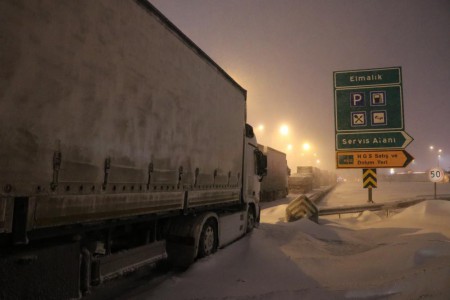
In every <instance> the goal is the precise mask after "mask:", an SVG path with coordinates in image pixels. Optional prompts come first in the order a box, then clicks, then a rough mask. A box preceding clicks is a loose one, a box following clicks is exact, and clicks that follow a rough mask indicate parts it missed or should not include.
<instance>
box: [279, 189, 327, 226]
mask: <svg viewBox="0 0 450 300" xmlns="http://www.w3.org/2000/svg"><path fill="white" fill-rule="evenodd" d="M301 218H308V219H310V220H311V221H314V222H316V223H319V209H318V208H317V206H316V205H315V204H314V203H313V202H312V201H311V200H310V199H308V197H306V196H305V195H300V196H298V197H297V198H295V199H294V200H292V201H291V202H290V203H289V204H288V206H287V207H286V220H287V221H288V222H293V221H296V220H299V219H301Z"/></svg>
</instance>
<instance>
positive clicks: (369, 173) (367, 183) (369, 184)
mask: <svg viewBox="0 0 450 300" xmlns="http://www.w3.org/2000/svg"><path fill="white" fill-rule="evenodd" d="M363 187H364V188H365V189H367V188H376V187H377V169H363Z"/></svg>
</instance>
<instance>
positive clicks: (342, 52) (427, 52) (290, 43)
mask: <svg viewBox="0 0 450 300" xmlns="http://www.w3.org/2000/svg"><path fill="white" fill-rule="evenodd" d="M150 2H151V3H152V4H153V5H155V6H156V8H158V9H159V10H160V11H161V12H162V13H163V14H165V15H166V16H167V17H168V18H169V19H170V20H171V21H172V22H173V23H174V24H175V25H176V26H177V27H178V28H180V30H181V31H183V32H184V33H185V34H186V35H187V36H188V37H189V38H190V39H192V40H193V41H194V43H196V44H197V45H198V46H199V47H200V48H201V49H203V50H204V51H205V52H206V53H207V54H208V55H209V56H210V57H211V58H212V59H213V60H215V61H216V62H217V63H218V64H219V65H220V66H221V67H222V68H223V69H224V70H225V71H226V72H227V73H228V74H230V75H231V76H232V77H233V78H234V79H235V80H236V81H237V82H238V83H239V84H240V85H241V86H243V87H244V88H245V89H246V90H247V92H248V96H247V101H248V112H247V120H248V122H249V123H250V124H252V125H253V126H254V128H255V131H256V133H257V138H258V141H259V143H261V144H264V145H268V146H271V147H273V148H276V149H278V150H280V151H283V152H286V153H287V157H288V164H289V167H290V168H291V169H294V168H295V167H296V166H298V165H305V164H314V165H317V166H319V167H321V168H324V169H334V168H335V126H334V104H333V102H334V98H333V71H341V70H353V69H371V68H383V67H394V66H400V67H402V77H403V103H404V120H405V131H406V132H407V133H409V134H410V135H411V136H412V137H413V138H414V141H413V142H412V144H411V145H410V146H409V147H408V148H407V149H406V150H407V151H408V152H409V153H410V154H411V155H412V156H414V157H415V161H414V162H413V163H411V164H410V165H409V166H408V170H413V171H425V170H426V169H428V168H430V167H435V166H436V165H437V164H438V154H437V151H438V149H442V154H441V158H440V161H439V164H440V166H441V167H443V168H445V169H450V118H449V115H450V104H449V101H450V88H449V79H450V51H449V49H450V38H449V37H450V36H449V34H448V30H449V28H450V1H448V0H433V1H425V0H414V1H410V0H402V1H391V0H381V1H360V0H345V1H337V0H319V1H317V0H301V1H287V0H284V1H274V0H271V1H270V0H263V1H256V0H253V1H250V0H248V1H241V0H231V1H230V0H227V1H206V0H151V1H150ZM259 125H263V126H264V129H263V130H259V129H258V127H259ZM282 125H286V126H287V128H288V132H287V134H286V135H282V134H281V133H280V127H281V126H282ZM305 143H308V144H309V145H310V149H309V150H307V151H305V150H304V149H303V145H304V144H305ZM289 145H290V146H289ZM431 145H433V146H434V150H430V149H429V147H430V146H431ZM302 153H303V154H302ZM357 171H358V174H359V172H360V171H359V170H357ZM380 171H381V170H380ZM399 171H402V170H399ZM403 171H404V170H403ZM382 172H387V170H386V171H382Z"/></svg>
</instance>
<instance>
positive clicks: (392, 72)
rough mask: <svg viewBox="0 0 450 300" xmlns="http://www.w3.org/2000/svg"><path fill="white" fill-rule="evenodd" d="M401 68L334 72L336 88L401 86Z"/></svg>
mask: <svg viewBox="0 0 450 300" xmlns="http://www.w3.org/2000/svg"><path fill="white" fill-rule="evenodd" d="M401 83H402V74H401V68H400V67H392V68H379V69H367V70H352V71H337V72H334V87H335V88H355V87H361V86H374V85H387V84H401Z"/></svg>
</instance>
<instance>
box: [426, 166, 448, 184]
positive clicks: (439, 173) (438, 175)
mask: <svg viewBox="0 0 450 300" xmlns="http://www.w3.org/2000/svg"><path fill="white" fill-rule="evenodd" d="M444 177H445V172H444V170H442V169H441V168H433V169H431V170H430V171H428V180H430V181H431V182H441V181H442V180H444Z"/></svg>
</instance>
